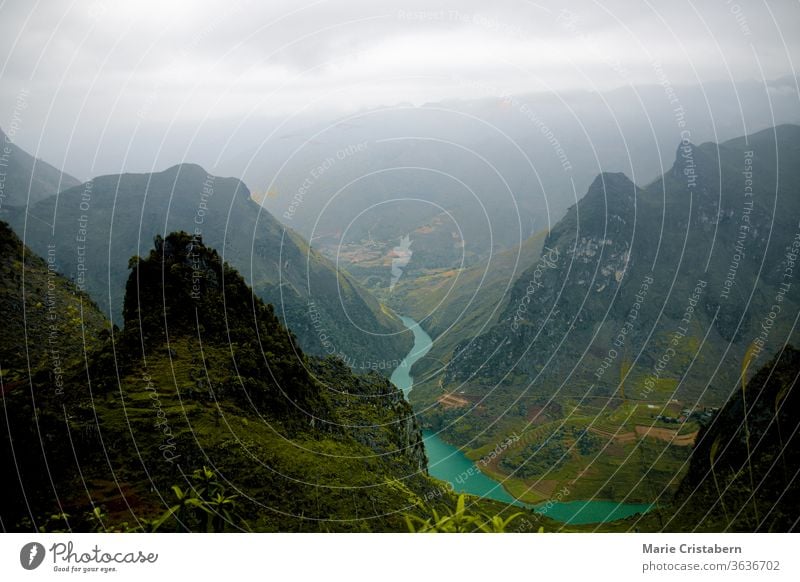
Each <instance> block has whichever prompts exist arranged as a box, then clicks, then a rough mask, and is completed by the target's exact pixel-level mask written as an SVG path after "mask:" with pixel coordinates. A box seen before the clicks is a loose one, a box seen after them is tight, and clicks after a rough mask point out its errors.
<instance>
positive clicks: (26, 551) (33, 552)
mask: <svg viewBox="0 0 800 582" xmlns="http://www.w3.org/2000/svg"><path fill="white" fill-rule="evenodd" d="M44 554H45V551H44V546H43V545H42V544H40V543H39V542H30V543H27V544H25V545H24V546H22V549H21V550H20V552H19V563H20V564H22V567H23V568H25V569H26V570H35V569H36V568H38V567H39V566H41V565H42V562H43V561H44Z"/></svg>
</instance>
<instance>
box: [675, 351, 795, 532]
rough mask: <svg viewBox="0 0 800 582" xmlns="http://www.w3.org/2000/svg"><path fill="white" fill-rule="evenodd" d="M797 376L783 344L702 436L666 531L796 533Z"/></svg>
mask: <svg viewBox="0 0 800 582" xmlns="http://www.w3.org/2000/svg"><path fill="white" fill-rule="evenodd" d="M798 377H800V351H798V350H796V349H795V348H793V347H791V346H787V347H786V348H785V349H784V350H783V351H782V352H781V353H779V354H778V355H776V356H775V357H774V358H773V359H772V360H771V361H770V362H769V363H767V364H766V365H765V366H764V367H763V368H761V369H760V370H759V371H758V373H756V374H755V375H754V376H753V378H752V379H750V380H749V381H747V382H746V384H745V387H744V389H742V390H738V391H737V392H735V393H734V394H733V395H732V396H731V398H730V399H729V400H728V402H727V403H726V404H725V406H724V407H723V408H722V409H721V410H720V411H719V413H718V414H717V415H716V417H715V418H714V420H713V422H711V423H710V424H709V425H708V426H707V427H706V428H704V429H703V430H702V432H701V434H700V435H699V437H698V439H697V445H696V447H695V449H694V451H693V452H692V457H691V464H690V466H689V471H688V473H687V475H686V477H685V478H684V480H683V481H682V483H681V487H680V489H679V491H678V493H677V495H676V498H675V500H674V502H673V505H672V508H671V511H670V515H669V516H668V518H669V520H670V525H669V527H670V528H671V529H675V528H677V529H686V530H694V529H695V528H698V529H699V530H700V531H706V530H707V531H743V532H759V531H773V532H774V531H781V532H785V531H794V530H796V528H797V523H798V518H800V509H798V507H797V499H798V495H800V485H799V484H798V483H797V479H795V478H794V477H795V476H796V475H797V472H798V471H799V470H800V447H798V438H799V437H798V435H797V430H796V429H797V419H798V418H800V389H798Z"/></svg>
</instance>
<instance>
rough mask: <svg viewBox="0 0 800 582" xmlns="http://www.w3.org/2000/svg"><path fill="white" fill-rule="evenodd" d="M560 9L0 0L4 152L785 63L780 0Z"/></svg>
mask: <svg viewBox="0 0 800 582" xmlns="http://www.w3.org/2000/svg"><path fill="white" fill-rule="evenodd" d="M571 4H572V6H571V7H570V9H569V11H565V10H563V9H562V8H561V5H563V3H559V2H528V1H526V0H492V1H488V2H487V1H486V0H480V1H478V0H460V1H449V2H448V1H444V2H441V1H437V0H425V1H419V2H417V1H413V0H402V1H381V0H377V1H376V0H330V1H309V0H290V1H284V0H269V1H268V2H257V1H248V0H224V1H220V2H217V1H210V0H209V1H204V0H178V1H172V0H135V1H132V0H121V1H111V0H108V1H103V0H92V1H88V2H78V1H76V2H67V1H63V2H62V1H59V0H54V1H38V2H36V1H32V0H10V1H9V0H6V1H5V2H0V47H1V48H0V77H1V78H2V83H0V125H1V126H2V127H4V128H7V127H8V126H9V124H10V123H11V120H12V119H14V118H15V117H16V118H17V121H18V125H19V126H20V129H19V131H18V141H19V142H20V144H21V145H23V146H26V147H28V149H32V150H37V149H39V148H41V149H39V151H45V152H46V151H48V150H47V143H46V141H47V137H48V136H53V139H58V140H63V139H67V138H68V136H71V135H73V134H74V136H75V140H76V143H78V142H80V141H81V140H84V141H86V140H87V139H88V137H87V136H90V135H91V136H94V137H92V139H95V137H96V136H100V135H103V132H105V135H120V134H124V133H125V132H130V131H133V128H135V127H139V128H140V129H141V128H145V130H146V128H147V127H153V126H156V125H158V126H161V127H164V126H169V124H175V125H176V126H185V125H186V124H198V123H214V122H220V121H224V120H241V119H244V118H246V117H247V116H252V117H265V116H283V115H290V114H294V113H297V112H300V111H325V112H331V113H333V114H338V113H342V112H347V111H351V110H358V109H361V108H366V107H374V106H378V105H390V104H395V103H399V102H411V103H415V104H422V103H425V102H429V101H437V100H441V99H448V98H454V97H455V98H472V97H479V96H489V95H495V94H498V93H522V92H531V91H561V90H565V89H589V90H592V89H595V90H596V89H601V90H602V89H608V88H612V87H617V86H622V85H628V84H645V83H647V84H652V83H656V82H658V81H659V80H660V79H661V80H663V78H664V76H663V75H666V76H667V78H668V79H669V81H670V82H671V83H673V84H681V83H698V82H706V81H711V80H728V79H732V80H747V79H756V80H760V79H762V78H763V79H773V78H776V77H780V76H784V75H789V74H793V65H794V62H795V61H797V60H799V58H800V57H799V53H798V44H799V43H800V3H798V2H797V1H792V0H781V1H773V2H744V1H741V2H740V3H737V2H733V1H730V2H729V1H727V0H708V1H702V2H700V1H697V2H685V1H682V0H676V1H670V2H655V1H648V0H637V1H635V2H631V1H625V2H616V1H614V2H605V1H603V2H591V1H585V2H572V3H571ZM654 62H659V63H660V64H661V68H662V70H663V73H661V76H659V69H658V68H657V67H654V65H653V63H654ZM65 136H66V137H65ZM56 161H57V160H56Z"/></svg>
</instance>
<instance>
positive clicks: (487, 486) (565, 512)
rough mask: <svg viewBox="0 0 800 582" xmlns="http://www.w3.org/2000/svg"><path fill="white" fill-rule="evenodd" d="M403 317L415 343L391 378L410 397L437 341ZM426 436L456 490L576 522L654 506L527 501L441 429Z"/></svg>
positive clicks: (442, 474)
mask: <svg viewBox="0 0 800 582" xmlns="http://www.w3.org/2000/svg"><path fill="white" fill-rule="evenodd" d="M400 319H402V320H403V325H405V326H406V327H407V328H408V329H410V330H411V332H412V333H413V334H414V346H413V347H412V348H411V351H410V352H409V353H408V355H406V357H405V359H404V360H403V361H402V362H401V363H400V365H399V366H398V367H397V368H396V369H395V370H394V372H393V373H392V377H391V381H392V383H393V384H394V385H395V386H397V387H398V388H400V390H402V391H403V394H404V395H405V396H406V399H408V395H409V393H410V392H411V389H412V388H413V386H414V377H413V376H411V367H412V366H413V365H414V363H416V362H417V361H418V360H419V359H421V358H422V357H424V356H425V354H427V353H428V352H429V351H430V349H431V346H432V345H433V341H432V340H431V338H430V336H429V335H428V334H427V333H426V332H425V330H424V329H422V327H420V325H419V324H418V323H417V322H416V321H414V320H413V319H411V318H410V317H404V316H400ZM423 437H424V440H425V451H426V452H427V454H428V471H429V472H430V474H431V476H433V477H435V478H437V479H440V480H442V481H446V482H448V483H450V484H451V485H452V486H453V490H454V491H455V492H456V493H468V494H470V495H477V496H480V497H484V498H487V499H494V500H495V501H500V502H502V503H509V504H513V505H519V506H521V507H527V508H536V507H539V508H541V509H540V511H542V512H544V511H543V510H544V507H545V506H546V515H547V517H549V518H551V519H554V520H556V521H561V522H564V523H569V524H573V525H579V524H590V523H604V522H609V521H614V520H617V519H622V518H625V517H628V516H631V515H634V514H636V513H642V512H645V511H647V510H648V509H649V508H650V506H649V505H646V504H638V503H617V502H615V501H600V500H592V501H566V502H561V501H550V502H546V503H545V504H541V505H539V506H534V505H530V504H527V503H523V502H522V501H520V500H518V499H517V498H516V497H514V496H513V495H511V494H510V493H509V492H508V491H506V490H505V489H504V488H503V486H502V485H501V484H500V483H499V482H498V481H495V480H494V479H492V478H491V477H489V476H488V475H486V474H484V473H482V472H481V471H480V470H479V469H478V468H477V467H476V465H475V463H473V462H472V461H471V460H470V459H469V458H467V456H466V455H465V454H464V453H463V452H461V450H459V449H458V448H456V447H454V446H453V445H450V444H448V443H446V442H445V441H443V440H442V439H441V438H440V437H439V436H438V434H437V433H435V432H432V431H424V432H423Z"/></svg>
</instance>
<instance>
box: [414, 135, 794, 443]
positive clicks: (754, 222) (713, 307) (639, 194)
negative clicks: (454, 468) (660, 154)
mask: <svg viewBox="0 0 800 582" xmlns="http://www.w3.org/2000/svg"><path fill="white" fill-rule="evenodd" d="M795 160H800V127H797V126H781V127H777V128H773V129H770V130H765V131H762V132H759V133H757V134H754V135H751V136H747V137H743V138H739V139H736V140H731V141H729V142H725V143H723V144H710V143H707V144H702V145H699V146H698V145H694V144H691V143H688V142H687V143H683V144H681V145H680V147H679V148H678V150H677V158H676V162H675V165H674V166H673V167H672V168H670V169H669V170H668V171H667V172H666V173H665V174H664V175H663V176H662V177H661V178H660V179H659V180H656V181H655V182H653V183H652V184H650V185H648V186H647V188H645V189H640V188H638V187H636V186H635V185H633V183H632V182H630V181H629V180H628V179H627V178H625V177H624V176H623V175H620V174H602V175H601V176H599V177H598V178H597V179H596V180H595V182H594V183H593V184H592V186H591V187H590V188H589V191H588V192H587V194H586V196H584V198H582V199H581V200H580V201H579V203H578V204H577V205H576V206H575V207H573V208H572V209H570V211H569V212H568V214H567V216H566V217H565V218H564V219H563V220H562V221H560V222H559V223H558V224H557V225H556V226H555V227H554V228H553V230H552V231H551V232H550V233H549V234H548V236H547V240H546V242H545V245H544V247H543V249H542V251H541V253H540V254H539V256H538V257H537V260H536V262H535V263H534V264H533V266H532V267H530V268H529V269H528V270H527V271H526V272H525V273H523V275H522V276H521V277H520V278H519V279H518V281H517V282H516V283H515V285H514V286H513V288H512V289H511V291H510V292H509V293H508V297H507V302H506V303H505V305H506V307H505V311H504V313H503V315H502V316H501V317H500V318H498V321H497V323H496V324H495V325H494V326H493V327H492V328H491V329H489V330H488V331H487V332H485V333H483V334H481V335H479V336H477V337H474V338H469V339H464V340H462V341H461V342H460V343H459V345H458V347H457V348H456V349H455V350H454V352H453V357H452V359H451V360H450V362H449V364H448V366H447V369H446V371H445V373H444V378H443V382H442V386H441V387H439V388H438V391H439V393H441V392H442V391H447V392H449V391H453V390H465V391H466V393H467V396H469V397H470V398H473V399H474V400H475V401H480V402H481V403H485V404H486V405H487V406H489V407H490V409H491V410H490V414H488V416H487V418H488V419H489V420H488V421H486V420H484V419H478V418H476V419H475V421H474V422H473V423H472V424H473V425H474V427H476V428H475V431H480V430H481V429H482V428H483V425H484V424H485V423H487V422H493V421H494V419H495V418H497V416H498V415H500V414H503V415H505V416H509V417H514V415H516V414H519V415H520V416H522V415H523V414H524V411H522V410H521V409H520V410H518V408H519V407H518V406H517V403H518V402H519V399H520V397H522V396H546V397H548V398H549V397H550V396H551V395H552V396H555V397H563V396H567V397H579V398H581V397H587V398H589V397H592V396H603V397H605V396H611V395H614V396H619V397H628V398H636V399H639V400H648V401H653V402H656V403H665V402H667V401H668V400H669V399H673V398H677V399H679V400H683V401H685V402H687V403H688V404H694V403H696V402H698V401H702V403H703V404H721V403H722V402H724V401H725V400H726V399H727V397H728V396H729V395H730V394H731V393H732V392H733V391H734V390H735V389H736V385H737V382H738V370H739V368H740V364H741V361H742V359H743V358H744V356H745V353H746V352H747V351H748V349H749V348H750V347H751V346H755V355H756V358H757V361H756V362H754V363H755V364H760V363H763V361H765V359H766V358H768V357H769V355H770V354H772V353H775V351H776V350H778V349H780V348H781V347H782V345H783V344H784V343H785V342H786V341H787V340H788V341H793V340H792V338H793V337H794V336H793V334H794V333H795V331H794V330H793V328H792V321H793V317H792V316H791V314H793V313H796V311H797V310H798V309H799V308H800V307H799V306H800V298H799V297H798V295H797V282H796V281H795V272H794V264H795V262H796V260H797V257H798V251H799V250H800V226H799V223H798V221H799V220H800V199H798V197H797V196H795V195H794V192H795V191H796V189H797V186H798V184H800V164H797V163H793V161H795ZM779 161H780V163H778V162H779ZM778 304H779V309H778V310H776V309H774V308H773V306H774V305H778ZM437 381H438V378H437ZM623 390H624V395H623ZM413 398H414V394H413V393H412V399H413ZM432 402H433V401H431V400H429V401H427V402H426V403H427V404H431V403H432ZM498 430H500V429H498ZM465 436H469V435H461V437H460V438H461V439H463V438H465ZM459 442H460V441H459Z"/></svg>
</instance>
